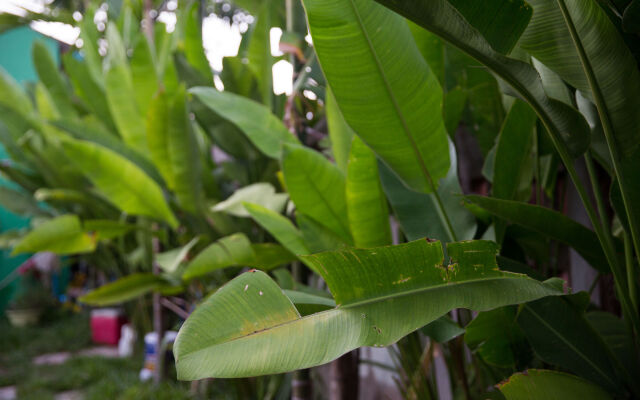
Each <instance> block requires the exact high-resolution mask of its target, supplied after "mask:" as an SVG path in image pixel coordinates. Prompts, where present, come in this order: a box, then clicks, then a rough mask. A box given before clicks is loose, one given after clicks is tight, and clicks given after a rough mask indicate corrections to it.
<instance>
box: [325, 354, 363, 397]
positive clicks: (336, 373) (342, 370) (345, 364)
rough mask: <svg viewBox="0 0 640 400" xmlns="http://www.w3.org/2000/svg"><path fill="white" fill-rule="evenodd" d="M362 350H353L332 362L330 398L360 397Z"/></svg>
mask: <svg viewBox="0 0 640 400" xmlns="http://www.w3.org/2000/svg"><path fill="white" fill-rule="evenodd" d="M359 365H360V352H359V350H357V349H356V350H353V351H350V352H348V353H347V354H345V355H343V356H342V357H340V358H338V359H337V360H335V361H333V362H332V363H331V381H330V387H329V398H330V399H331V400H353V399H357V398H358V383H359V379H360V376H359V374H358V366H359Z"/></svg>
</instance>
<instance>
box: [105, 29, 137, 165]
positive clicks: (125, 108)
mask: <svg viewBox="0 0 640 400" xmlns="http://www.w3.org/2000/svg"><path fill="white" fill-rule="evenodd" d="M107 39H108V41H109V55H108V57H107V58H108V60H109V69H107V71H106V73H105V93H106V95H107V103H108V105H109V110H110V112H111V115H112V116H113V120H114V122H115V124H116V126H117V127H118V132H119V133H120V136H121V137H122V139H123V140H124V142H125V143H127V144H128V145H130V146H131V147H132V148H134V149H136V150H137V151H139V152H140V153H141V154H143V155H145V154H147V138H146V136H145V129H144V128H145V123H144V117H143V115H142V113H141V112H140V110H139V109H138V104H137V102H136V95H135V89H134V86H133V78H132V76H131V70H130V69H129V64H128V62H127V55H126V50H125V49H124V45H123V44H122V38H121V37H120V34H119V33H118V30H117V28H116V26H115V25H114V24H113V23H110V24H109V27H108V28H107Z"/></svg>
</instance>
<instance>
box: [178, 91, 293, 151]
mask: <svg viewBox="0 0 640 400" xmlns="http://www.w3.org/2000/svg"><path fill="white" fill-rule="evenodd" d="M189 92H191V93H192V94H193V95H194V96H196V97H197V98H198V100H200V101H201V102H202V103H203V104H204V105H205V106H207V107H209V108H210V109H211V110H213V111H214V112H216V113H217V114H218V115H220V116H221V117H222V118H225V119H226V120H228V121H230V122H232V123H233V124H234V125H235V126H237V127H238V128H239V129H240V130H241V131H242V132H244V134H245V135H247V137H248V138H249V140H251V142H252V143H253V144H254V145H255V146H256V147H257V148H258V149H259V150H260V151H261V152H263V153H264V154H265V155H267V156H269V157H272V158H279V157H280V151H281V149H280V148H281V146H282V143H299V142H298V140H297V139H296V138H295V137H294V136H293V135H292V134H291V132H289V130H288V129H287V127H286V126H284V124H283V123H282V121H280V120H279V119H278V117H276V116H275V115H274V114H272V113H271V110H270V109H269V108H267V107H265V106H263V105H262V104H260V103H257V102H255V101H253V100H251V99H248V98H246V97H242V96H239V95H237V94H233V93H228V92H219V91H217V90H216V89H214V88H206V87H195V88H191V89H190V90H189Z"/></svg>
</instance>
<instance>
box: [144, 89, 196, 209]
mask: <svg viewBox="0 0 640 400" xmlns="http://www.w3.org/2000/svg"><path fill="white" fill-rule="evenodd" d="M186 96H187V94H186V91H185V88H184V86H179V87H178V89H177V90H176V91H175V93H166V92H164V91H162V92H159V93H158V94H157V96H156V97H155V98H154V99H153V101H152V103H151V106H150V109H149V113H148V114H147V142H148V144H149V150H150V151H149V152H150V154H151V159H152V160H153V163H154V164H155V165H156V167H157V168H158V170H159V171H160V173H161V174H162V177H163V178H164V180H165V181H166V182H167V185H168V186H169V189H171V190H172V191H173V192H174V193H175V194H176V197H177V199H178V202H179V203H180V205H181V206H182V207H183V208H184V209H185V210H187V211H190V212H192V213H194V214H195V213H197V212H198V211H199V210H200V209H201V207H202V200H203V195H202V181H201V179H200V157H199V156H198V144H197V142H196V138H195V135H194V132H193V130H192V128H191V121H190V120H189V115H188V112H187V104H186Z"/></svg>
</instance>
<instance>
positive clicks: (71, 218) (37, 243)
mask: <svg viewBox="0 0 640 400" xmlns="http://www.w3.org/2000/svg"><path fill="white" fill-rule="evenodd" d="M95 249H96V239H95V238H94V237H92V236H91V235H89V234H87V233H86V232H85V231H84V230H83V229H82V224H81V223H80V220H79V219H78V216H76V215H63V216H60V217H57V218H54V219H51V220H49V221H46V222H43V223H42V224H40V225H38V226H37V227H36V228H35V229H33V230H32V231H31V232H29V233H28V234H27V235H26V236H24V237H23V238H22V240H20V242H18V243H17V244H16V246H15V247H14V248H13V251H12V253H11V254H12V255H16V254H20V253H37V252H39V251H50V252H52V253H56V254H77V253H91V252H92V251H94V250H95Z"/></svg>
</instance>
